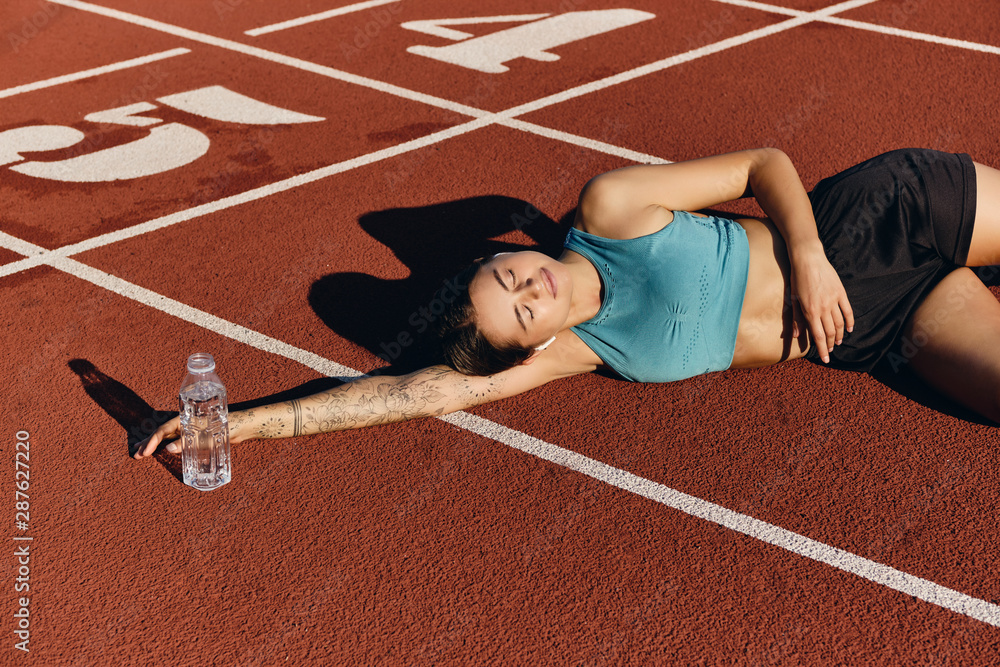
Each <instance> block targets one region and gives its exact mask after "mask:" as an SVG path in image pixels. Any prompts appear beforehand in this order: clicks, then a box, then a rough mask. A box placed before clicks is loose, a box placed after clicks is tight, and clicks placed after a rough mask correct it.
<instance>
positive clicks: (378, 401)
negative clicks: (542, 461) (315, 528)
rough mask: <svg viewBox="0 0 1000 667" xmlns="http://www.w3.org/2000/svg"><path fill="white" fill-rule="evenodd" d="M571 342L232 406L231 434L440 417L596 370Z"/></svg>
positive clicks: (169, 435)
mask: <svg viewBox="0 0 1000 667" xmlns="http://www.w3.org/2000/svg"><path fill="white" fill-rule="evenodd" d="M564 338H565V336H564ZM559 342H560V341H557V343H559ZM570 344H571V343H567V342H566V341H565V340H563V341H562V344H561V345H553V346H552V348H554V349H549V350H546V351H545V352H544V353H542V354H541V355H540V356H539V358H538V359H537V360H536V361H535V362H534V363H531V364H525V365H521V366H516V367H514V368H512V369H510V370H508V371H504V372H503V373H497V374H496V375H491V376H488V377H479V376H472V375H463V374H461V373H459V372H457V371H454V370H452V369H451V368H449V367H447V366H430V367H428V368H424V369H421V370H419V371H415V372H413V373H410V374H409V375H401V376H364V377H360V378H358V379H356V380H352V381H351V382H347V383H345V384H342V385H340V386H338V387H334V388H333V389H328V390H326V391H321V392H319V393H317V394H313V395H312V396H307V397H305V398H299V399H295V400H291V401H283V402H280V403H272V404H271V405H265V406H262V407H259V408H251V409H248V410H238V411H233V412H231V413H230V414H229V441H230V443H232V444H239V443H241V442H243V441H245V440H251V439H254V438H291V437H297V436H300V435H313V434H316V433H326V432H329V431H342V430H347V429H355V428H364V427H366V426H377V425H379V424H390V423H394V422H401V421H406V420H408V419H417V418H420V417H436V416H439V415H443V414H448V413H450V412H456V411H458V410H464V409H466V408H470V407H474V406H476V405H481V404H483V403H489V402H490V401H496V400H499V399H501V398H506V397H508V396H514V395H516V394H520V393H522V392H525V391H527V390H529V389H533V388H534V387H538V386H541V385H543V384H545V383H546V382H549V381H550V380H554V379H556V378H558V377H566V376H569V375H575V374H577V373H581V372H586V371H588V370H593V368H588V367H579V368H576V367H574V366H573V365H567V364H566V363H565V354H564V352H565V350H560V347H565V346H567V345H570ZM561 352H562V353H563V354H561ZM567 366H569V367H570V368H572V370H567ZM180 435H181V433H180V418H179V417H174V418H173V419H171V420H170V421H168V422H167V423H165V424H163V425H162V426H160V427H159V428H158V429H157V430H156V432H155V433H154V434H153V435H152V436H150V437H149V439H148V440H146V441H145V442H142V443H139V446H138V449H137V451H136V453H135V458H137V459H141V458H145V457H147V456H151V455H152V454H153V453H154V452H155V451H156V449H157V447H159V446H160V445H161V444H162V443H163V442H164V441H166V440H171V439H174V438H179V437H180ZM175 445H179V443H172V444H171V446H169V447H168V448H167V449H168V451H179V447H176V446H175Z"/></svg>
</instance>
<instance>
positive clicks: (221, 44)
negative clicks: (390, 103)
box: [49, 0, 488, 118]
mask: <svg viewBox="0 0 1000 667" xmlns="http://www.w3.org/2000/svg"><path fill="white" fill-rule="evenodd" d="M49 1H50V2H52V3H54V4H57V5H63V6H65V7H72V8H73V9H79V10H80V11H84V12H90V13H92V14H98V15H100V16H105V17H107V18H111V19H117V20H119V21H124V22H125V23H131V24H132V25H137V26H141V27H143V28H149V29H150V30H156V31H159V32H164V33H167V34H168V35H173V36H174V37H180V38H182V39H187V40H191V41H193V42H199V43H201V44H208V45H209V46H215V47H218V48H220V49H227V50H229V51H235V52H237V53H242V54H244V55H248V56H252V57H254V58H260V59H261V60H267V61H269V62H273V63H278V64H281V65H286V66H288V67H294V68H296V69H300V70H302V71H305V72H311V73H313V74H319V75H320V76H325V77H327V78H330V79H336V80H337V81H344V82H345V83H353V84H355V85H358V86H363V87H365V88H370V89H372V90H377V91H379V92H382V93H386V94H389V95H395V96H396V97H402V98H404V99H408V100H411V101H413V102H421V103H423V104H426V105H428V106H432V107H438V108H440V109H447V110H448V111H454V112H456V113H460V114H464V115H466V116H472V117H473V118H478V117H481V116H484V115H486V114H487V113H488V112H486V111H482V110H480V109H474V108H472V107H470V106H467V105H465V104H460V103H458V102H452V101H451V100H446V99H443V98H440V97H436V96H434V95H427V94H425V93H419V92H417V91H415V90H409V89H407V88H403V87H401V86H395V85H393V84H391V83H385V82H382V81H377V80H375V79H369V78H368V77H364V76H359V75H357V74H351V73H350V72H343V71H341V70H338V69H334V68H332V67H325V66H323V65H317V64H316V63H311V62H309V61H307V60H301V59H299V58H293V57H291V56H286V55H283V54H280V53H275V52H274V51H268V50H267V49H262V48H259V47H256V46H250V45H248V44H243V43H240V42H234V41H233V40H231V39H223V38H221V37H214V36H212V35H206V34H205V33H201V32H197V31H195V30H188V29H187V28H181V27H179V26H175V25H170V24H169V23H163V22H161V21H155V20H153V19H148V18H146V17H144V16H138V15H136V14H129V13H128V12H123V11H120V10H117V9H110V8H108V7H101V6H100V5H94V4H91V3H89V2H81V1H80V0H49Z"/></svg>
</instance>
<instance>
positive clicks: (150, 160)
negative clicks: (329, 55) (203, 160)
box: [0, 86, 324, 183]
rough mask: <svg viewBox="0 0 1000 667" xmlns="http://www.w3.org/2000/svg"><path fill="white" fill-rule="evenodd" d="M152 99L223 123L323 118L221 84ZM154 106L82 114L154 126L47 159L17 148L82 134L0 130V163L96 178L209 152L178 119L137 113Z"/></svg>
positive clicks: (148, 172) (44, 146)
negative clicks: (114, 142)
mask: <svg viewBox="0 0 1000 667" xmlns="http://www.w3.org/2000/svg"><path fill="white" fill-rule="evenodd" d="M156 101H157V102H159V103H160V104H163V105H165V106H168V107H172V108H174V109H179V110H181V111H185V112H187V113H190V114H194V115H196V116H202V117H204V118H211V119H213V120H218V121H222V122H226V123H240V124H245V125H284V124H288V123H314V122H317V121H321V120H324V119H323V118H320V117H318V116H307V115H306V114H302V113H298V112H295V111H289V110H288V109H282V108H281V107H276V106H272V105H270V104H266V103H264V102H259V101H257V100H255V99H253V98H251V97H247V96H246V95H241V94H239V93H234V92H233V91H231V90H229V89H227V88H223V87H222V86H208V87H205V88H197V89H195V90H189V91H187V92H185V93H177V94H176V95H167V96H166V97H160V98H158V99H157V100H156ZM154 109H156V105H155V104H152V103H150V102H138V103H136V104H130V105H128V106H124V107H117V108H114V109H108V110H106V111H98V112H95V113H92V114H88V115H86V116H84V120H86V121H90V122H94V123H111V124H114V125H131V126H134V127H147V126H155V127H153V128H152V129H151V130H150V131H149V133H148V134H146V135H145V136H143V137H141V138H139V139H136V140H135V141H131V142H129V143H127V144H122V145H120V146H112V147H111V148H105V149H103V150H98V151H94V152H92V153H86V154H84V155H78V156H76V157H71V158H67V159H65V160H56V161H52V162H42V161H28V162H25V161H24V159H25V158H24V157H23V156H22V155H21V153H30V152H34V151H52V150H59V149H62V148H69V147H71V146H75V145H77V144H79V143H80V142H81V141H83V140H84V138H85V135H84V133H83V132H81V131H79V130H77V129H75V128H72V127H67V126H65V125H30V126H28V127H18V128H15V129H13V130H6V131H4V132H0V166H4V165H13V166H11V167H10V169H11V170H12V171H16V172H18V173H21V174H25V175H26V176H34V177H35V178H46V179H50V180H53V181H68V182H71V183H98V182H102V181H120V180H126V179H130V178H140V177H142V176H152V175H153V174H160V173H163V172H165V171H169V170H171V169H176V168H178V167H183V166H184V165H186V164H189V163H191V162H194V161H195V160H197V159H198V158H200V157H201V156H202V155H204V154H205V153H206V152H208V147H209V143H210V142H209V139H208V136H207V135H205V134H204V133H203V132H199V131H198V130H196V129H194V128H191V127H188V126H187V125H184V124H182V123H163V121H162V120H160V119H159V118H154V117H150V116H144V115H140V114H145V113H146V112H149V111H153V110H154Z"/></svg>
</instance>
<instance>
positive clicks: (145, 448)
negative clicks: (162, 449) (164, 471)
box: [133, 416, 181, 459]
mask: <svg viewBox="0 0 1000 667" xmlns="http://www.w3.org/2000/svg"><path fill="white" fill-rule="evenodd" d="M180 437H181V418H180V416H177V417H174V418H173V419H171V420H170V421H168V422H166V423H164V424H160V427H159V428H158V429H156V431H154V432H153V435H151V436H149V437H148V438H146V439H145V440H143V441H142V442H140V443H139V444H138V445H137V446H136V451H135V454H133V456H134V457H135V458H137V459H143V458H146V457H147V456H152V455H153V452H155V451H156V448H157V447H159V446H160V443H161V442H163V441H164V440H174V442H171V443H170V444H169V445H167V451H168V452H170V453H171V454H179V453H180V451H181V442H180V440H177V438H180Z"/></svg>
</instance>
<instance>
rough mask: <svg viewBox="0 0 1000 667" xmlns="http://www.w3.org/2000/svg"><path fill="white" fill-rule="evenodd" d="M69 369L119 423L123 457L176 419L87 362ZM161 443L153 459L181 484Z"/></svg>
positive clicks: (292, 393) (321, 382)
mask: <svg viewBox="0 0 1000 667" xmlns="http://www.w3.org/2000/svg"><path fill="white" fill-rule="evenodd" d="M68 365H69V367H70V370H72V371H73V372H74V373H76V374H77V375H78V376H79V377H80V384H81V385H82V386H83V390H84V391H85V392H87V395H88V396H90V398H91V399H92V400H93V401H94V403H96V404H97V405H98V406H99V407H100V408H101V409H102V410H104V411H105V412H106V413H107V414H108V416H110V417H111V418H112V419H114V420H115V421H116V422H118V425H119V426H121V428H122V430H123V431H124V432H125V450H126V455H127V456H129V457H132V455H133V454H135V452H136V450H137V449H138V445H139V443H141V442H143V441H144V440H146V438H148V437H149V436H150V435H152V434H153V432H154V431H156V429H157V428H158V427H159V426H160V424H163V423H164V422H167V421H170V420H171V419H173V418H174V417H176V416H177V412H176V411H174V412H170V411H163V410H156V409H155V408H153V407H152V406H150V405H149V403H147V402H146V401H145V400H144V399H143V398H142V397H141V396H139V395H138V394H136V393H135V392H134V391H132V390H131V389H130V388H128V387H127V386H125V385H124V384H122V383H121V382H119V381H118V380H115V379H114V378H112V377H110V376H109V375H107V374H106V373H104V372H102V371H101V370H100V369H98V368H97V367H96V366H94V364H93V363H91V362H90V361H88V360H86V359H71V360H70V361H69V364H68ZM339 384H342V382H341V381H340V380H338V379H336V378H318V379H316V380H310V381H309V382H306V383H305V384H302V385H299V386H298V387H293V388H291V389H287V390H285V391H281V392H278V393H276V394H271V395H270V396H262V397H260V398H256V399H254V400H252V401H243V402H241V403H233V404H231V405H230V406H229V409H230V410H248V409H251V408H256V407H260V406H262V405H267V404H270V403H277V402H281V401H290V400H292V399H295V398H303V397H305V396H309V395H311V394H315V393H316V392H320V391H324V390H326V389H331V388H333V387H336V386H337V385H339ZM166 444H168V443H163V445H161V446H160V448H159V449H157V451H156V453H155V454H154V458H155V459H156V460H157V461H159V463H160V464H161V465H162V466H163V467H164V468H166V469H167V470H168V471H169V472H170V474H172V475H173V476H174V477H175V478H176V479H177V480H178V481H179V482H181V483H183V482H184V475H183V473H182V472H181V458H180V456H179V455H177V454H171V453H169V452H168V451H166V449H165V445H166Z"/></svg>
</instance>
